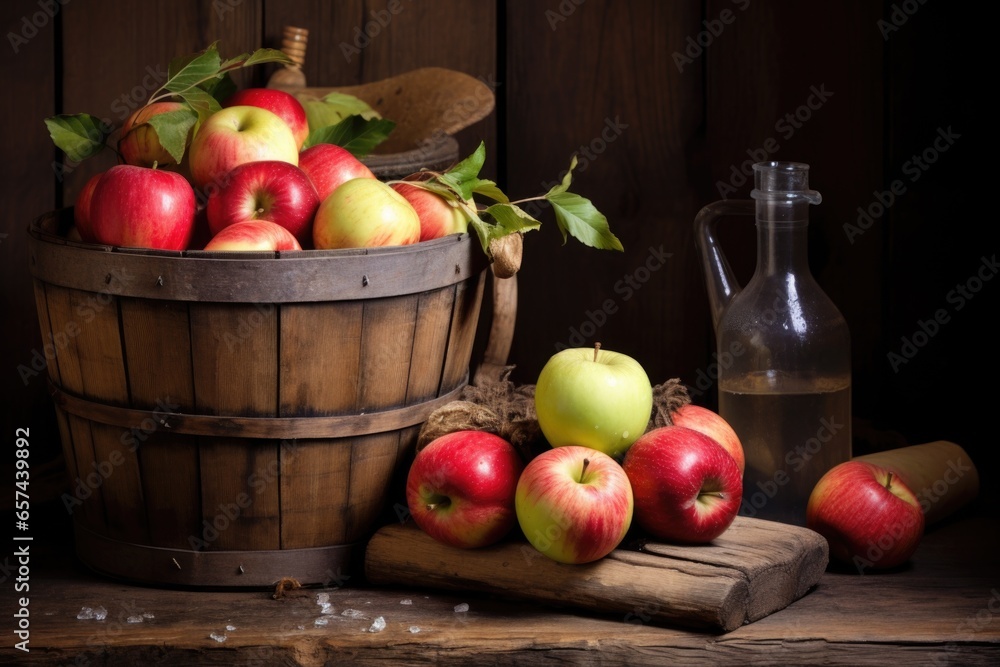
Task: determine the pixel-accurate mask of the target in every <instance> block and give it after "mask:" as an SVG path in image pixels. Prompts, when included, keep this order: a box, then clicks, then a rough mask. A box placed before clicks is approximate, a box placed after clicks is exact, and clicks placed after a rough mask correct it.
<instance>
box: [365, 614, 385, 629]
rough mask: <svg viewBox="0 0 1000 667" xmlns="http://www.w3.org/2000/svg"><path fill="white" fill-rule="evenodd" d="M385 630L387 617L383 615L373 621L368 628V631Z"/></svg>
mask: <svg viewBox="0 0 1000 667" xmlns="http://www.w3.org/2000/svg"><path fill="white" fill-rule="evenodd" d="M383 630H385V619H384V618H383V617H381V616H379V617H377V618H376V619H375V620H374V621H372V625H371V627H370V628H368V632H382V631H383Z"/></svg>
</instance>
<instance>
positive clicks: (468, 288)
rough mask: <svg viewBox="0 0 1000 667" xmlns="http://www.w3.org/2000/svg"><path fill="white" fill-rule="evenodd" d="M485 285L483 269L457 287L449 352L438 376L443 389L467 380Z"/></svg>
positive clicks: (449, 338)
mask: <svg viewBox="0 0 1000 667" xmlns="http://www.w3.org/2000/svg"><path fill="white" fill-rule="evenodd" d="M485 285H486V273H485V272H483V273H482V274H481V275H480V276H479V279H478V280H474V281H472V280H470V281H468V282H464V283H461V284H459V285H457V286H456V289H455V305H454V309H453V310H452V320H451V328H450V333H449V337H448V354H447V357H446V358H445V364H444V372H443V374H442V377H441V388H442V391H446V390H449V389H452V388H454V387H457V386H459V385H460V384H462V383H463V382H465V381H466V375H467V373H468V371H469V364H468V359H469V358H470V357H471V356H472V346H473V344H474V343H475V340H476V326H477V325H478V323H479V322H478V319H479V306H480V304H481V303H482V301H483V290H484V288H485Z"/></svg>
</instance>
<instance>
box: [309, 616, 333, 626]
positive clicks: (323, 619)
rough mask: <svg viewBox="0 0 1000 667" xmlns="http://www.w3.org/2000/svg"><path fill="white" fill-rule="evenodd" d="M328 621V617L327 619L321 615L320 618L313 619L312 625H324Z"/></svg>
mask: <svg viewBox="0 0 1000 667" xmlns="http://www.w3.org/2000/svg"><path fill="white" fill-rule="evenodd" d="M329 622H330V619H328V618H322V617H321V618H317V619H316V620H315V621H313V625H321V626H322V625H326V624H327V623H329Z"/></svg>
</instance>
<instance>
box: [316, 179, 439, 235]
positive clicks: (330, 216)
mask: <svg viewBox="0 0 1000 667" xmlns="http://www.w3.org/2000/svg"><path fill="white" fill-rule="evenodd" d="M419 240H420V218H419V217H417V212H416V211H414V210H413V207H412V206H410V203H409V202H408V201H406V199H405V198H404V197H403V195H401V194H399V193H398V192H396V191H395V190H393V189H392V188H391V187H389V186H388V185H386V184H385V183H383V182H382V181H379V180H377V179H373V178H353V179H351V180H349V181H347V182H346V183H344V184H342V185H340V186H338V187H337V189H336V190H334V191H333V193H332V194H331V195H330V196H329V197H327V198H326V199H324V200H323V202H322V203H321V204H320V205H319V208H318V209H316V217H315V219H314V221H313V242H314V243H315V246H316V248H319V249H330V248H372V247H378V246H391V245H408V244H410V243H416V242H417V241H419Z"/></svg>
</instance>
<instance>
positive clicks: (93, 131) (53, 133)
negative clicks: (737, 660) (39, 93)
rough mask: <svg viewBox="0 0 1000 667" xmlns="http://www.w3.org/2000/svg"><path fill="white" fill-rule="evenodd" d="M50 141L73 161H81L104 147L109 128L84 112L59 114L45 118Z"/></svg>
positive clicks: (109, 131)
mask: <svg viewBox="0 0 1000 667" xmlns="http://www.w3.org/2000/svg"><path fill="white" fill-rule="evenodd" d="M45 125H46V127H48V128H49V136H50V137H52V143H54V144H55V145H56V147H57V148H58V149H59V150H61V151H62V152H63V153H65V154H66V157H68V158H69V159H70V160H72V161H73V162H82V161H83V160H86V159H87V158H89V157H92V156H94V155H97V154H98V153H100V152H101V150H103V149H104V147H105V145H106V143H107V140H108V136H109V135H110V134H111V129H112V128H110V127H108V126H107V125H105V124H104V123H103V122H102V121H101V119H99V118H97V117H95V116H91V115H90V114H86V113H79V114H72V115H71V114H60V115H58V116H52V117H50V118H46V119H45Z"/></svg>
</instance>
